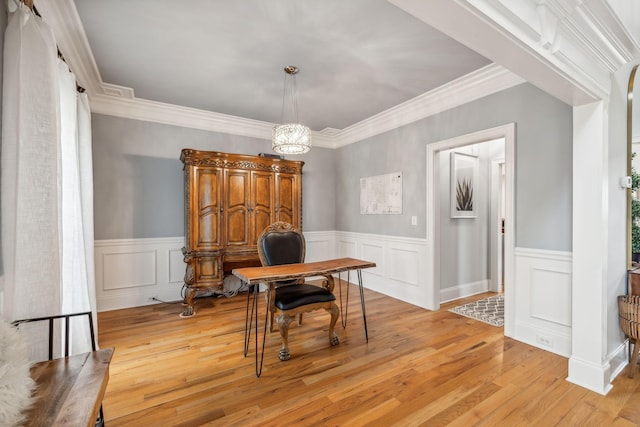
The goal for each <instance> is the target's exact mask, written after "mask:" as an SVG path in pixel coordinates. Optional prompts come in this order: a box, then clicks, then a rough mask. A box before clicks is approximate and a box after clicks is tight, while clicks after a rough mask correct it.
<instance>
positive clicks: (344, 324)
mask: <svg viewBox="0 0 640 427" xmlns="http://www.w3.org/2000/svg"><path fill="white" fill-rule="evenodd" d="M338 287H339V288H338V289H339V290H340V323H342V328H343V329H345V328H346V327H347V316H348V314H349V271H347V304H346V306H345V309H344V314H343V313H342V279H341V278H340V272H338Z"/></svg>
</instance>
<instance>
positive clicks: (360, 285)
mask: <svg viewBox="0 0 640 427" xmlns="http://www.w3.org/2000/svg"><path fill="white" fill-rule="evenodd" d="M358 288H359V289H360V305H361V306H362V319H363V320H364V336H365V338H366V339H367V342H369V331H368V330H367V310H366V309H365V305H364V286H363V284H362V270H358Z"/></svg>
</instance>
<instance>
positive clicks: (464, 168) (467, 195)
mask: <svg viewBox="0 0 640 427" xmlns="http://www.w3.org/2000/svg"><path fill="white" fill-rule="evenodd" d="M477 186H478V157H477V156H472V155H470V154H464V153H456V152H452V153H451V218H475V217H477V216H478V212H477V207H478V206H477V205H478V204H477V193H478V192H477Z"/></svg>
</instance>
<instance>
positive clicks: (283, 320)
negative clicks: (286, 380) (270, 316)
mask: <svg viewBox="0 0 640 427" xmlns="http://www.w3.org/2000/svg"><path fill="white" fill-rule="evenodd" d="M276 321H277V322H278V328H279V329H280V336H282V348H280V352H279V353H278V359H280V360H282V361H285V360H289V359H290V358H291V354H290V353H289V325H290V324H291V321H293V317H292V316H287V315H284V314H279V315H278V316H276Z"/></svg>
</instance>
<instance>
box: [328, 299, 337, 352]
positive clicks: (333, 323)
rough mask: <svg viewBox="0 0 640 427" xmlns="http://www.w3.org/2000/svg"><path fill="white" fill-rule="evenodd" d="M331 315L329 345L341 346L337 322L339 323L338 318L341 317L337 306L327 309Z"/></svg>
mask: <svg viewBox="0 0 640 427" xmlns="http://www.w3.org/2000/svg"><path fill="white" fill-rule="evenodd" d="M325 310H327V312H329V314H330V315H331V323H329V343H331V345H338V344H340V338H339V337H338V335H337V334H336V331H335V328H336V322H337V321H338V316H340V309H339V308H338V306H337V305H335V304H333V305H332V306H331V308H327V309H325Z"/></svg>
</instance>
